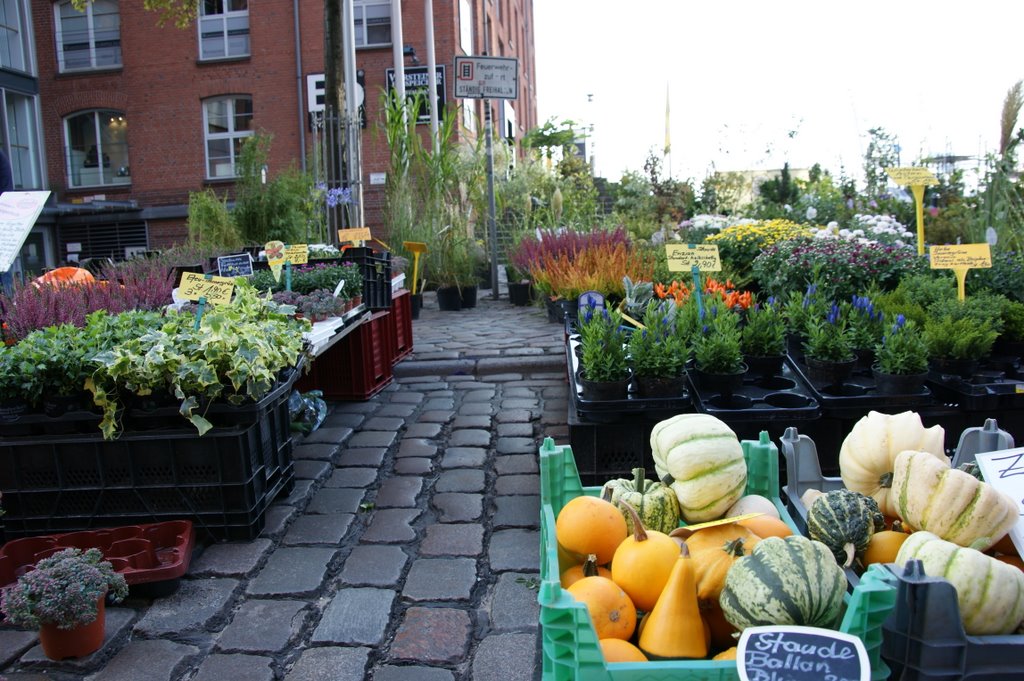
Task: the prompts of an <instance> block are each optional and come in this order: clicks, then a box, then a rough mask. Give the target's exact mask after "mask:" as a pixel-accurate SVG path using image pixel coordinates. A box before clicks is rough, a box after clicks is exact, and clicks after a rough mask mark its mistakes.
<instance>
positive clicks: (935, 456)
mask: <svg viewBox="0 0 1024 681" xmlns="http://www.w3.org/2000/svg"><path fill="white" fill-rule="evenodd" d="M943 441H944V433H943V430H942V428H941V427H940V426H932V427H931V428H925V427H924V426H923V424H922V423H921V418H920V416H919V415H918V414H917V413H915V412H912V411H907V412H903V413H901V414H895V415H888V414H882V413H879V412H874V411H873V412H870V413H869V414H868V415H867V416H865V417H863V418H862V419H861V420H860V421H858V422H857V423H856V424H855V425H854V427H853V429H852V430H851V431H850V433H849V434H848V435H847V436H846V438H845V440H844V441H843V444H842V447H841V449H840V452H839V470H840V476H841V478H842V480H843V484H844V485H845V489H839V490H834V491H831V492H827V493H824V494H822V493H820V492H818V491H817V490H807V491H806V492H805V493H804V495H803V497H802V500H803V502H804V505H805V506H806V507H807V530H808V535H809V536H810V537H811V538H813V539H816V540H818V541H821V542H823V543H824V544H826V545H827V546H828V547H829V549H830V550H831V551H832V553H833V555H834V556H835V558H836V560H837V562H838V563H839V564H841V565H843V566H844V567H849V568H854V567H862V566H867V565H870V564H871V563H895V564H896V565H898V566H900V567H903V566H904V565H906V563H907V561H910V560H913V559H917V560H920V561H921V562H922V564H923V567H924V571H925V574H927V575H929V576H934V577H944V578H945V579H947V580H949V582H950V583H952V585H953V586H954V587H955V588H956V591H957V596H958V601H959V606H960V616H961V619H962V621H963V625H964V630H965V631H966V633H967V634H969V635H989V634H1009V633H1013V632H1015V631H1017V630H1018V628H1019V627H1020V626H1021V623H1022V621H1024V562H1021V558H1020V556H1018V555H1017V551H1016V550H1015V548H1014V546H1013V543H1012V541H1010V540H1009V538H1008V536H1007V532H1009V530H1010V529H1011V528H1012V527H1013V526H1014V525H1015V524H1016V523H1017V521H1018V518H1019V515H1018V507H1017V502H1016V501H1015V500H1014V499H1013V498H1012V497H1010V496H1009V495H1007V494H1005V493H1003V492H1000V491H999V490H997V489H995V488H994V487H993V486H991V485H989V484H988V483H986V482H984V481H982V480H980V479H979V478H978V477H976V476H975V475H972V474H971V473H969V472H966V471H962V470H958V469H955V468H951V467H950V461H949V458H948V457H947V456H946V454H945V452H944V449H943ZM890 528H891V529H890ZM986 552H987V553H986Z"/></svg>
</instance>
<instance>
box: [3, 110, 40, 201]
mask: <svg viewBox="0 0 1024 681" xmlns="http://www.w3.org/2000/svg"><path fill="white" fill-rule="evenodd" d="M3 105H4V123H5V129H6V133H7V135H6V141H7V150H8V151H7V158H8V159H10V161H11V175H12V176H13V179H14V188H15V189H19V190H23V189H36V188H38V187H42V186H44V185H43V176H42V167H41V163H40V160H39V156H40V152H39V149H40V146H39V96H38V95H28V94H24V93H21V92H14V91H13V90H4V91H3Z"/></svg>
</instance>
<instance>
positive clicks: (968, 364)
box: [928, 358, 978, 378]
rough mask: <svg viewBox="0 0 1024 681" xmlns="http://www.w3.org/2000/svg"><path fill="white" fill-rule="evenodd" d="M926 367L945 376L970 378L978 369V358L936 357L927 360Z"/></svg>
mask: <svg viewBox="0 0 1024 681" xmlns="http://www.w3.org/2000/svg"><path fill="white" fill-rule="evenodd" d="M928 367H929V368H930V369H932V370H933V371H937V372H939V373H940V374H945V375H947V376H959V377H960V378H971V377H972V376H974V373H975V372H976V371H977V370H978V360H976V359H951V358H937V359H931V360H928Z"/></svg>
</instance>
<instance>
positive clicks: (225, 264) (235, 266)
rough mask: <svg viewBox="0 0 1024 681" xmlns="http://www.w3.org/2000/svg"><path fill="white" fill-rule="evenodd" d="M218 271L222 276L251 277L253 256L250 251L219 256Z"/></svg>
mask: <svg viewBox="0 0 1024 681" xmlns="http://www.w3.org/2000/svg"><path fill="white" fill-rule="evenodd" d="M217 271H218V272H219V273H220V276H222V277H251V276H252V256H251V255H249V254H248V253H238V254H235V255H222V256H219V257H218V258H217Z"/></svg>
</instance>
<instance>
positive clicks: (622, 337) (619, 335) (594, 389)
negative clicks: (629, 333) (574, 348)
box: [579, 300, 632, 400]
mask: <svg viewBox="0 0 1024 681" xmlns="http://www.w3.org/2000/svg"><path fill="white" fill-rule="evenodd" d="M579 333H580V349H581V357H580V361H581V363H582V369H581V371H580V385H581V386H582V388H583V398H584V399H587V400H611V399H622V398H625V397H626V393H627V392H628V389H629V381H630V378H631V377H632V372H631V371H630V368H629V360H628V357H627V354H626V340H627V339H626V332H625V331H623V330H622V315H621V314H620V313H619V312H618V310H616V309H615V308H613V307H611V306H610V305H606V306H605V307H603V308H598V307H597V305H596V304H595V303H594V302H593V300H591V301H590V302H588V304H587V306H586V307H585V308H584V310H583V312H582V315H581V316H580V318H579Z"/></svg>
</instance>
